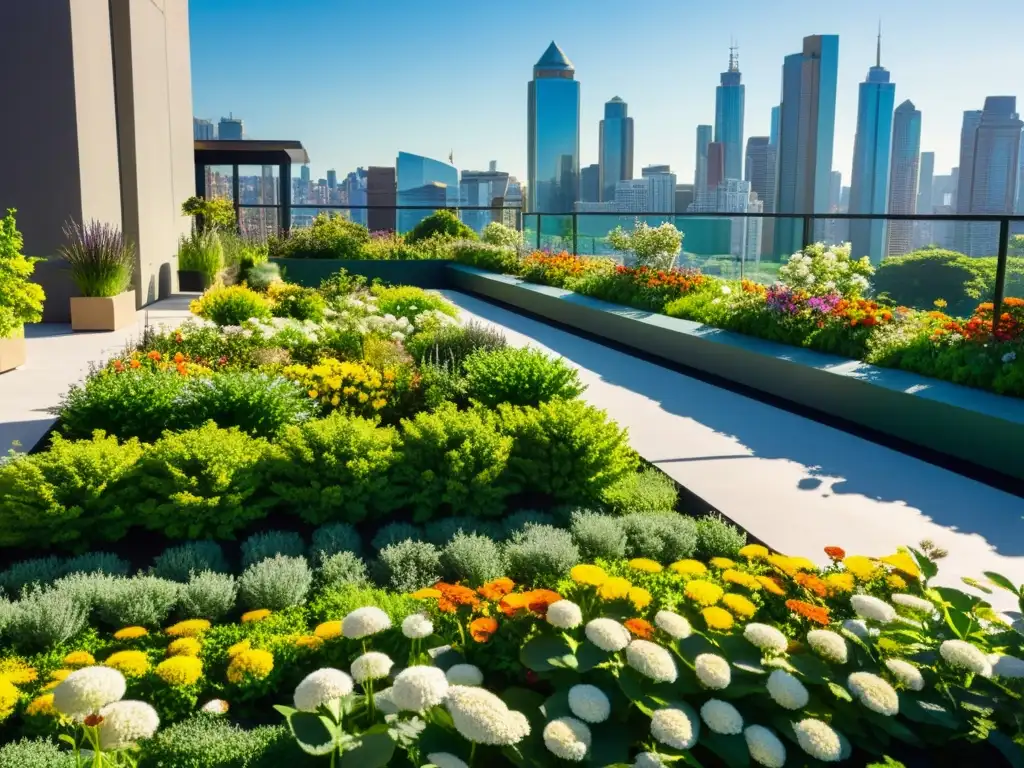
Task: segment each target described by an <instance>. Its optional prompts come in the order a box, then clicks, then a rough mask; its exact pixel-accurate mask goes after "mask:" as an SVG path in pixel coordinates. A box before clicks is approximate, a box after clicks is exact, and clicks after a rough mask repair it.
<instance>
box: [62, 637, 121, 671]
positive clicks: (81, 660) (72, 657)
mask: <svg viewBox="0 0 1024 768" xmlns="http://www.w3.org/2000/svg"><path fill="white" fill-rule="evenodd" d="M115 637H116V635H115ZM64 663H65V664H67V665H68V666H69V667H91V666H92V665H93V664H95V663H96V659H94V658H93V656H92V654H91V653H89V652H88V651H72V652H71V653H69V654H68V655H67V656H65V657H64Z"/></svg>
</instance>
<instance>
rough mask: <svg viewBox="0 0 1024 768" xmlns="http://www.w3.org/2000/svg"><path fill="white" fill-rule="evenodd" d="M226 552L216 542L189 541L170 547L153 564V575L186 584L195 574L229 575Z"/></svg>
mask: <svg viewBox="0 0 1024 768" xmlns="http://www.w3.org/2000/svg"><path fill="white" fill-rule="evenodd" d="M229 570H230V569H229V568H228V561H227V559H226V558H225V557H224V550H223V549H221V546H220V544H218V543H217V542H215V541H208V540H207V541H189V542H187V543H185V544H179V545H178V546H176V547H168V548H167V549H165V550H164V551H163V553H162V554H161V555H160V556H159V557H157V559H156V560H155V561H154V562H153V575H154V576H159V577H160V578H162V579H170V580H171V581H181V582H185V581H188V580H189V578H191V575H192V574H193V573H201V572H203V571H215V572H217V573H227V572H228V571H229Z"/></svg>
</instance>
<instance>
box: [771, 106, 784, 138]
mask: <svg viewBox="0 0 1024 768" xmlns="http://www.w3.org/2000/svg"><path fill="white" fill-rule="evenodd" d="M781 111H782V107H772V129H771V135H770V136H769V137H768V143H769V144H771V145H772V146H773V147H777V146H778V145H779V119H780V118H779V113H780V112H781Z"/></svg>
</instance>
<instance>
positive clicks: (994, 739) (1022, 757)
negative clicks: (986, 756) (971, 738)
mask: <svg viewBox="0 0 1024 768" xmlns="http://www.w3.org/2000/svg"><path fill="white" fill-rule="evenodd" d="M988 743H989V744H991V745H992V746H993V747H995V748H996V749H998V750H999V752H1000V754H1002V756H1003V757H1005V758H1006V761H1007V762H1008V763H1009V764H1010V765H1011V766H1013V768H1024V750H1021V748H1020V745H1019V744H1016V743H1015V742H1014V741H1013V739H1011V738H1010V737H1009V736H1007V735H1006V734H1005V733H1003V732H1002V731H990V732H989V734H988Z"/></svg>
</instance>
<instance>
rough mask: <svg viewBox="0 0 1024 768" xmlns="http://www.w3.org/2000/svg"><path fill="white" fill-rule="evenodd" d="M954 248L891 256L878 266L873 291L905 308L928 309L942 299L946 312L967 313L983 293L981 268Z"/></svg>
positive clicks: (979, 264) (984, 289)
mask: <svg viewBox="0 0 1024 768" xmlns="http://www.w3.org/2000/svg"><path fill="white" fill-rule="evenodd" d="M981 261H983V260H979V259H972V258H970V257H969V256H965V255H964V254H962V253H957V252H956V251H946V250H941V249H938V248H935V249H926V250H922V251H915V252H913V253H908V254H906V255H905V256H894V257H892V258H887V259H884V260H883V261H882V263H881V264H880V265H879V266H878V269H877V270H876V272H875V274H874V277H873V279H872V285H873V287H874V290H875V293H876V294H884V295H886V296H888V298H889V300H890V301H892V302H894V303H896V304H901V305H903V306H906V307H914V308H917V309H931V308H932V305H933V303H934V302H935V300H936V299H942V300H944V301H945V302H946V303H947V304H948V305H949V309H950V312H951V313H952V314H956V315H968V314H970V313H971V311H972V310H973V309H974V307H975V305H976V304H977V303H978V302H979V301H981V300H983V297H985V298H990V297H991V294H989V295H988V297H986V296H985V293H986V280H985V270H984V268H983V265H982V264H981V263H980V262H981Z"/></svg>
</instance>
